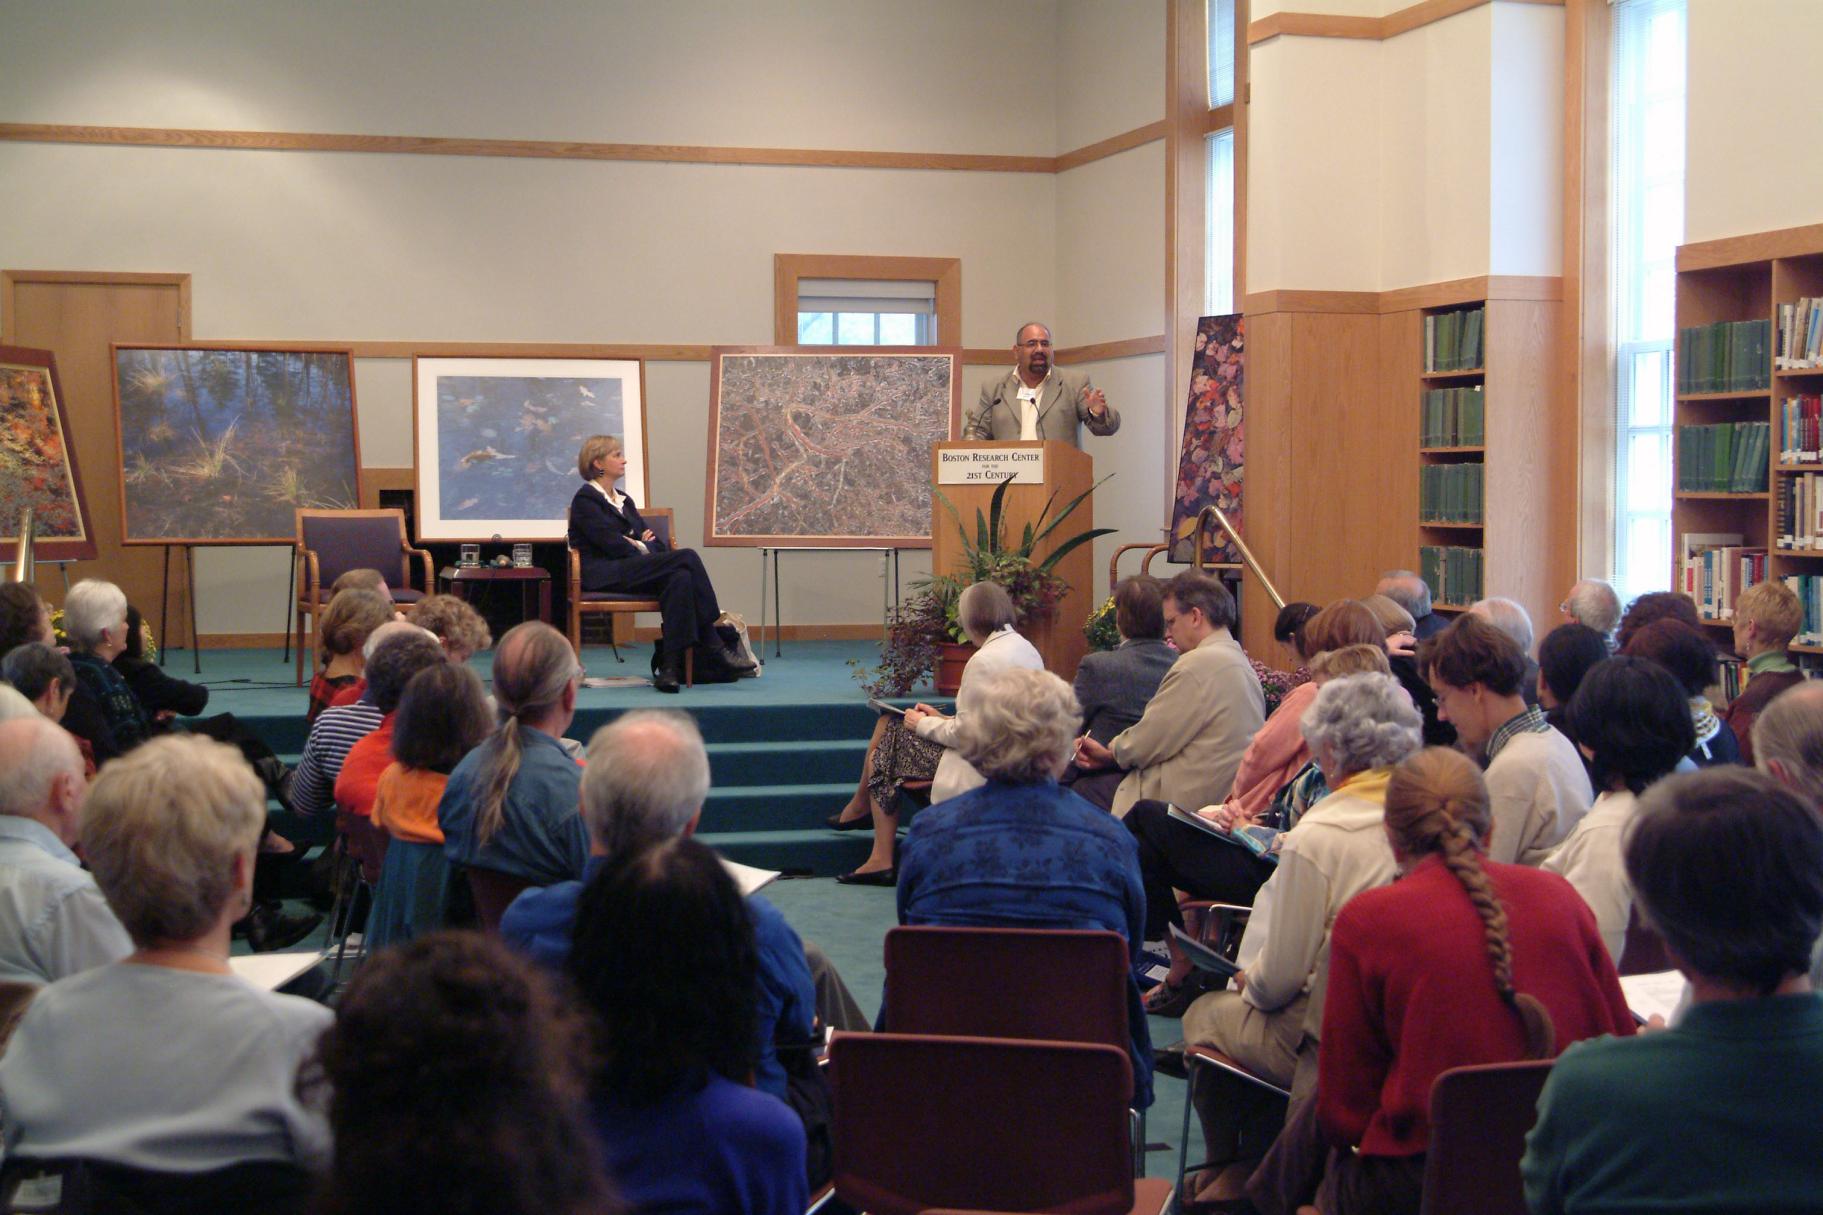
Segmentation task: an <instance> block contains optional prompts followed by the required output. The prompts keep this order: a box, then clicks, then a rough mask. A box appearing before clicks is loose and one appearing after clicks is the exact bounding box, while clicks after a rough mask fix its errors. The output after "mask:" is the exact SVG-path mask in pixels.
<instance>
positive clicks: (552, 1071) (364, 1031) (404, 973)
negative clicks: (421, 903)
mask: <svg viewBox="0 0 1823 1215" xmlns="http://www.w3.org/2000/svg"><path fill="white" fill-rule="evenodd" d="M588 1057H589V1049H588V1038H587V1033H586V1028H585V1026H584V1023H583V1022H582V1020H581V1019H580V1018H579V1017H578V1016H577V1015H576V1013H575V1011H574V1010H573V1009H572V1008H571V1007H570V1005H569V1004H568V1002H567V1001H565V1000H563V999H562V998H560V997H559V995H558V994H557V992H556V991H554V990H553V988H552V985H551V984H550V983H548V982H547V981H546V980H545V978H544V976H543V975H541V974H538V973H536V972H535V971H534V969H533V968H532V967H530V966H527V965H526V964H525V963H524V962H521V961H520V960H519V959H517V958H515V957H514V956H513V955H512V954H511V953H510V952H508V951H507V950H506V949H505V948H503V947H502V946H501V945H500V943H499V942H498V941H495V940H492V939H491V938H488V937H484V936H482V935H480V934H478V933H456V932H450V933H441V934H438V935H436V936H432V937H428V938H426V939H425V940H422V941H417V942H415V943H413V944H411V945H409V946H405V947H402V948H399V949H394V950H389V951H387V952H386V953H383V954H379V955H376V956H374V957H372V958H370V959H369V960H368V961H367V962H366V964H365V965H363V966H362V967H361V969H360V970H359V971H357V972H356V973H355V977H354V979H353V981H352V982H350V983H349V985H348V991H347V993H346V994H344V995H343V997H342V999H341V1001H340V1002H339V1003H338V1004H337V1006H336V1016H335V1024H334V1026H332V1027H331V1028H330V1030H329V1032H328V1033H326V1034H324V1035H323V1039H322V1042H321V1044H320V1045H319V1046H318V1048H317V1055H316V1060H315V1068H314V1069H307V1070H306V1076H307V1077H308V1078H309V1079H311V1080H320V1081H321V1083H322V1085H323V1087H324V1088H325V1089H326V1090H327V1095H328V1106H329V1129H330V1130H331V1132H333V1134H334V1137H335V1165H334V1167H333V1168H332V1169H331V1170H330V1173H329V1178H328V1183H327V1186H326V1189H325V1192H324V1195H323V1198H322V1201H321V1203H320V1205H319V1207H318V1210H319V1211H320V1212H321V1213H322V1215H394V1213H396V1212H400V1211H436V1212H439V1213H440V1215H598V1213H605V1215H613V1213H614V1212H617V1211H618V1210H620V1207H619V1204H618V1203H617V1202H616V1201H615V1200H614V1198H613V1195H612V1191H611V1190H610V1189H609V1188H608V1186H607V1183H606V1179H605V1175H604V1173H603V1172H602V1168H601V1162H600V1159H599V1153H598V1152H597V1150H596V1146H595V1141H594V1137H593V1136H592V1135H591V1133H590V1130H589V1125H588V1122H587V1120H586V1116H585V1112H584V1106H583V1101H582V1098H583V1093H584V1088H585V1084H586V1078H585V1070H586V1061H587V1059H588Z"/></svg>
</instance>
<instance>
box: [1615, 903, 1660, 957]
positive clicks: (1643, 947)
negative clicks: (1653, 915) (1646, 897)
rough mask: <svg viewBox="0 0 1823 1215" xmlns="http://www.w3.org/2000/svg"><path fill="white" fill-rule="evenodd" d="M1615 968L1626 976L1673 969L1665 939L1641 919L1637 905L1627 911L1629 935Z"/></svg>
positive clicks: (1625, 939)
mask: <svg viewBox="0 0 1823 1215" xmlns="http://www.w3.org/2000/svg"><path fill="white" fill-rule="evenodd" d="M1614 968H1615V969H1616V970H1618V971H1619V972H1620V973H1621V974H1624V975H1655V974H1658V973H1659V972H1661V971H1666V970H1671V969H1673V967H1672V965H1671V955H1670V954H1668V953H1666V952H1665V942H1664V938H1662V937H1660V936H1659V935H1658V933H1657V932H1655V931H1653V929H1652V926H1651V925H1649V924H1647V923H1646V922H1645V921H1644V920H1642V919H1640V917H1639V905H1638V904H1637V903H1636V904H1634V905H1633V906H1632V907H1630V908H1628V909H1627V935H1626V936H1625V937H1624V938H1623V943H1622V945H1621V951H1620V957H1619V958H1618V959H1616V961H1615V964H1614Z"/></svg>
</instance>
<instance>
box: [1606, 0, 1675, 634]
mask: <svg viewBox="0 0 1823 1215" xmlns="http://www.w3.org/2000/svg"><path fill="white" fill-rule="evenodd" d="M1684 2H1685V0H1616V3H1615V5H1614V41H1613V46H1614V82H1613V89H1612V96H1611V101H1612V107H1611V113H1612V128H1611V136H1610V139H1611V145H1610V155H1611V170H1610V174H1609V193H1610V198H1611V199H1612V206H1613V214H1612V216H1611V217H1610V220H1611V223H1612V229H1611V243H1610V246H1609V247H1610V249H1611V250H1612V254H1611V257H1612V264H1611V281H1610V286H1611V288H1612V299H1613V301H1614V355H1615V359H1614V405H1615V419H1614V459H1615V467H1614V528H1615V535H1614V581H1615V589H1616V590H1617V591H1619V592H1620V595H1621V598H1622V599H1623V600H1626V599H1629V598H1631V597H1633V596H1635V595H1639V594H1642V593H1644V592H1646V591H1655V590H1664V589H1666V588H1667V587H1668V586H1669V584H1670V578H1671V555H1672V554H1671V455H1672V443H1673V433H1672V408H1671V404H1672V402H1671V394H1672V391H1673V386H1674V385H1673V377H1672V373H1671V359H1672V341H1673V339H1674V338H1675V337H1676V303H1677V276H1676V254H1677V245H1678V242H1679V241H1680V240H1681V239H1682V237H1683V231H1684Z"/></svg>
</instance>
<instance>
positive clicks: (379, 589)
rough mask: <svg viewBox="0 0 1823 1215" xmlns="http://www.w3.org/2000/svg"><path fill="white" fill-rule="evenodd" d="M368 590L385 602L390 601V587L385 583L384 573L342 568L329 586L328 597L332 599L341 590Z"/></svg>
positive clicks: (372, 570)
mask: <svg viewBox="0 0 1823 1215" xmlns="http://www.w3.org/2000/svg"><path fill="white" fill-rule="evenodd" d="M351 590H353V591H370V592H372V593H373V594H375V595H378V596H379V597H380V598H382V599H384V600H386V602H387V603H389V604H390V603H391V602H392V587H390V586H388V585H387V583H386V575H385V574H382V573H381V572H380V571H379V570H375V569H353V570H343V571H342V573H341V574H340V575H339V576H338V577H337V578H336V580H335V581H334V582H333V583H331V584H330V586H329V597H330V599H332V600H333V599H334V598H335V597H336V596H337V595H340V594H341V593H342V592H343V591H351Z"/></svg>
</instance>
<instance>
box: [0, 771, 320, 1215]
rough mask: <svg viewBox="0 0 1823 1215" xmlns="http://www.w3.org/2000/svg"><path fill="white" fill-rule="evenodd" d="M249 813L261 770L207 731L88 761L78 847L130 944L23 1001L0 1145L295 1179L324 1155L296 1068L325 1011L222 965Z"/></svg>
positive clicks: (243, 905) (0, 1088) (39, 1154)
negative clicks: (91, 775) (267, 1171)
mask: <svg viewBox="0 0 1823 1215" xmlns="http://www.w3.org/2000/svg"><path fill="white" fill-rule="evenodd" d="M265 825H266V794H265V790H264V789H262V788H261V787H260V781H259V778H258V777H257V776H255V775H254V774H253V772H252V770H251V769H250V768H248V767H247V764H246V762H245V761H244V760H243V759H242V758H241V757H240V756H239V755H238V754H237V753H236V752H235V751H234V750H233V749H232V748H230V747H227V746H224V745H222V744H220V743H216V742H210V741H207V740H205V739H201V738H192V737H183V736H176V737H169V738H158V739H153V740H152V741H151V742H148V743H145V744H144V745H143V746H141V747H139V748H138V749H137V750H135V751H134V752H133V753H132V754H131V755H128V756H126V757H124V758H122V759H118V760H116V761H114V762H113V763H111V764H109V765H107V767H106V768H104V769H103V770H102V773H101V775H100V776H99V777H98V778H97V779H96V781H95V784H94V787H93V788H92V789H91V790H90V792H89V796H88V801H87V802H86V803H85V804H84V806H83V822H82V850H83V853H84V855H85V856H86V857H87V858H88V861H89V864H90V866H91V867H92V868H93V870H94V875H95V882H96V884H97V885H98V886H100V887H101V892H102V894H103V895H105V896H106V898H107V900H108V906H109V907H111V908H112V909H113V910H114V913H115V915H117V916H118V917H119V918H120V922H121V924H122V925H123V926H124V927H125V928H126V930H127V934H128V935H129V936H130V937H131V938H132V940H133V944H134V945H135V947H136V950H135V952H134V953H133V954H131V955H130V956H129V957H127V958H126V959H125V960H123V961H120V962H116V963H113V964H111V965H107V966H100V967H97V968H95V969H93V970H88V971H84V972H83V973H81V974H78V975H74V976H72V977H70V978H67V979H63V980H60V981H58V982H56V983H53V984H51V985H50V986H49V987H46V988H45V989H44V990H43V991H41V992H40V993H39V994H38V997H37V998H36V999H35V1000H34V1001H33V1002H32V1006H31V1009H30V1010H29V1011H28V1012H27V1013H26V1015H25V1018H24V1020H23V1021H21V1022H20V1025H19V1029H18V1032H17V1033H16V1034H15V1035H14V1037H13V1040H12V1042H11V1043H10V1044H9V1046H8V1047H7V1051H6V1055H5V1058H4V1060H3V1061H0V1101H3V1102H4V1104H5V1109H6V1139H7V1156H8V1159H9V1161H10V1160H12V1159H16V1158H27V1159H30V1158H37V1159H57V1158H68V1157H80V1158H84V1159H88V1160H95V1161H101V1162H104V1163H105V1164H108V1165H112V1166H119V1167H124V1168H129V1169H144V1170H155V1171H159V1172H165V1173H187V1174H205V1173H209V1172H213V1171H216V1170H220V1169H223V1168H226V1167H228V1166H230V1165H250V1164H263V1165H266V1166H268V1167H270V1168H272V1169H274V1170H275V1171H276V1174H277V1175H276V1176H274V1177H272V1178H268V1180H269V1181H270V1182H272V1183H273V1184H274V1186H275V1187H276V1185H277V1184H278V1182H279V1179H280V1178H285V1179H288V1184H289V1187H290V1190H291V1192H292V1193H293V1194H294V1195H295V1194H297V1193H299V1192H301V1191H303V1190H305V1189H307V1188H308V1182H307V1181H305V1180H304V1179H303V1177H302V1175H301V1173H299V1172H298V1170H300V1169H303V1168H317V1167H321V1166H323V1165H325V1164H327V1162H328V1155H329V1135H328V1128H327V1126H326V1124H325V1123H324V1120H323V1117H322V1114H321V1112H320V1111H318V1110H316V1109H314V1108H312V1107H311V1106H309V1105H308V1104H306V1103H304V1102H302V1101H301V1100H300V1099H299V1096H298V1092H297V1086H296V1083H295V1081H296V1076H297V1070H298V1064H299V1062H300V1061H301V1060H302V1059H304V1058H305V1057H306V1056H308V1055H309V1054H310V1052H311V1051H312V1049H313V1048H314V1047H315V1045H316V1041H317V1038H318V1037H319V1036H320V1035H321V1034H322V1032H323V1030H324V1029H325V1028H327V1027H328V1025H329V1023H330V1020H331V1017H330V1013H329V1010H328V1009H326V1008H324V1007H323V1006H321V1005H320V1004H314V1003H311V1002H310V1001H308V1000H303V999H299V998H297V997H294V996H285V995H277V994H273V993H269V992H266V991H263V990H261V989H260V988H258V987H255V986H254V985H252V984H250V983H248V982H246V981H245V980H243V979H241V978H239V977H237V976H236V975H235V973H234V972H233V970H231V969H230V968H229V966H228V953H229V950H228V934H229V926H230V925H231V924H233V923H234V922H235V921H236V920H238V919H240V918H241V917H242V916H243V915H245V914H246V912H247V909H248V908H249V907H250V906H251V905H252V902H253V858H254V852H255V849H256V848H257V847H258V844H259V838H260V832H261V831H262V830H263V829H264V827H265ZM271 1196H272V1198H273V1200H274V1201H273V1203H272V1205H273V1207H274V1209H279V1203H278V1202H277V1197H278V1196H277V1194H276V1193H274V1194H273V1195H271ZM191 1205H192V1206H193V1208H194V1209H197V1210H218V1209H225V1208H228V1207H229V1204H228V1203H226V1202H222V1203H214V1202H209V1201H205V1200H200V1199H199V1200H198V1201H196V1202H195V1203H193V1204H191ZM161 1209H162V1208H161ZM233 1209H242V1208H241V1207H238V1206H236V1207H234V1208H233Z"/></svg>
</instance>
